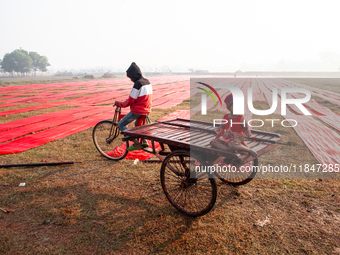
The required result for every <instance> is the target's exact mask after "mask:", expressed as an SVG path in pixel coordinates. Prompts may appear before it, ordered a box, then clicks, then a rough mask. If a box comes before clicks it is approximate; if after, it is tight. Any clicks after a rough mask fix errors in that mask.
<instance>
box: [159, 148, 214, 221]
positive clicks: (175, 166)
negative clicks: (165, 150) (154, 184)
mask: <svg viewBox="0 0 340 255" xmlns="http://www.w3.org/2000/svg"><path fill="white" fill-rule="evenodd" d="M197 166H204V163H203V161H201V160H200V159H199V158H198V157H197V156H195V155H194V154H192V153H191V154H190V152H188V151H183V150H178V151H174V152H172V153H170V154H169V155H168V156H167V157H166V158H165V159H164V161H163V163H162V167H161V171H160V175H161V184H162V188H163V191H164V193H165V196H166V197H167V199H168V200H169V202H170V203H171V204H172V205H173V206H174V207H175V208H176V209H177V210H179V211H180V212H182V213H185V214H187V215H188V216H191V217H198V216H202V215H204V214H206V213H208V212H209V211H210V210H211V209H212V208H213V206H214V204H215V202H216V197H217V186H216V182H215V180H214V178H212V176H211V174H208V173H199V174H197V173H195V167H197ZM195 174H196V176H195ZM193 177H195V178H193Z"/></svg>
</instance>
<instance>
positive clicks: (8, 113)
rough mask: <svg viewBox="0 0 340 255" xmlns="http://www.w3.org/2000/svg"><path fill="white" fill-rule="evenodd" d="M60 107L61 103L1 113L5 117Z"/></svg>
mask: <svg viewBox="0 0 340 255" xmlns="http://www.w3.org/2000/svg"><path fill="white" fill-rule="evenodd" d="M59 105H60V103H52V104H44V105H36V106H32V107H26V108H22V109H17V110H11V111H5V112H0V116H5V115H10V114H15V113H21V112H30V111H35V110H40V109H45V108H51V107H56V106H59Z"/></svg>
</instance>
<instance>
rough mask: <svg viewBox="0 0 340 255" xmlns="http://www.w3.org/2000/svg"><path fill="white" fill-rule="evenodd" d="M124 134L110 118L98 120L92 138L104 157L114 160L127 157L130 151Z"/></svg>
mask: <svg viewBox="0 0 340 255" xmlns="http://www.w3.org/2000/svg"><path fill="white" fill-rule="evenodd" d="M123 137H124V136H123V135H122V134H121V133H120V130H119V128H118V127H116V126H113V122H112V121H110V120H103V121H101V122H98V123H97V124H96V125H95V126H94V128H93V131H92V138H93V142H94V145H95V146H96V148H97V150H98V151H99V152H100V154H102V155H103V156H104V157H106V158H108V159H112V160H120V159H123V158H125V156H126V154H127V153H128V151H127V148H128V147H129V144H128V143H129V142H128V141H126V142H123V141H122V138H123Z"/></svg>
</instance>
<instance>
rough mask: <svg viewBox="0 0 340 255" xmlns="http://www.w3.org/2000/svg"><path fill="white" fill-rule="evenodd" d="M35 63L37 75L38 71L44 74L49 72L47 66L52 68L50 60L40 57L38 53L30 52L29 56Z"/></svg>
mask: <svg viewBox="0 0 340 255" xmlns="http://www.w3.org/2000/svg"><path fill="white" fill-rule="evenodd" d="M28 55H29V56H30V57H31V59H32V61H33V71H34V72H35V73H36V72H37V71H38V70H40V71H42V72H46V71H47V68H46V67H47V66H50V63H48V59H47V57H45V56H40V55H39V54H38V53H37V52H34V51H30V53H29V54H28Z"/></svg>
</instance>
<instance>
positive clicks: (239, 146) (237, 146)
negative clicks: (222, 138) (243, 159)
mask: <svg viewBox="0 0 340 255" xmlns="http://www.w3.org/2000/svg"><path fill="white" fill-rule="evenodd" d="M229 148H230V149H232V150H235V151H245V152H248V153H249V154H250V155H252V156H253V158H254V159H255V158H257V153H256V151H254V150H252V149H250V148H248V147H246V146H244V145H242V144H233V143H231V144H229Z"/></svg>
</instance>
